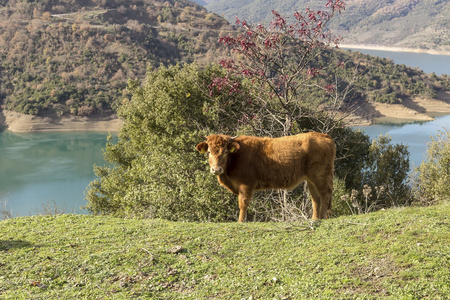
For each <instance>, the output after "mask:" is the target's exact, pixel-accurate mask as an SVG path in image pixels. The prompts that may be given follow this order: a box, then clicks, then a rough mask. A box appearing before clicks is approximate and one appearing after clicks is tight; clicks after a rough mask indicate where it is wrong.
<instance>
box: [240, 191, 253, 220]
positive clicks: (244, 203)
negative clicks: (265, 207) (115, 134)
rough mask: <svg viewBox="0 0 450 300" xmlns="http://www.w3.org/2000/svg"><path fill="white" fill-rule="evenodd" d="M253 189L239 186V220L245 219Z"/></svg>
mask: <svg viewBox="0 0 450 300" xmlns="http://www.w3.org/2000/svg"><path fill="white" fill-rule="evenodd" d="M252 196H253V189H251V188H249V187H246V186H245V187H240V188H239V199H238V200H239V222H245V221H247V209H248V206H249V205H250V201H252Z"/></svg>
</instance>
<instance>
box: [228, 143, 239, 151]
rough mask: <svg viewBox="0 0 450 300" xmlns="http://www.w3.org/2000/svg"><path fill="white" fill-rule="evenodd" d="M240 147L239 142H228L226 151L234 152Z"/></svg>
mask: <svg viewBox="0 0 450 300" xmlns="http://www.w3.org/2000/svg"><path fill="white" fill-rule="evenodd" d="M240 148H241V146H239V144H238V143H236V142H231V143H229V144H228V151H230V153H235V152H237V151H238V150H239V149H240Z"/></svg>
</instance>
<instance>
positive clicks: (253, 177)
mask: <svg viewBox="0 0 450 300" xmlns="http://www.w3.org/2000/svg"><path fill="white" fill-rule="evenodd" d="M236 141H237V142H238V143H239V144H240V146H241V149H240V150H239V151H238V152H237V153H236V154H235V155H234V157H233V160H232V162H231V164H230V166H229V171H228V174H229V175H230V176H231V177H232V178H234V179H235V180H236V181H238V182H242V183H245V184H248V185H253V186H254V187H255V189H259V190H261V189H279V188H282V189H290V188H294V187H295V186H296V185H298V184H299V182H300V181H303V180H305V179H306V177H307V176H308V173H310V172H311V171H313V170H311V169H312V168H316V169H317V168H319V169H321V168H322V164H325V165H326V168H328V169H329V167H330V164H331V168H332V165H333V164H334V155H335V146H334V142H333V140H332V139H331V137H330V136H328V135H326V134H322V133H316V132H311V133H304V134H298V135H294V136H287V137H281V138H259V137H248V136H241V137H239V138H237V139H236ZM331 157H332V159H330V158H331Z"/></svg>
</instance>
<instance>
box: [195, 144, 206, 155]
mask: <svg viewBox="0 0 450 300" xmlns="http://www.w3.org/2000/svg"><path fill="white" fill-rule="evenodd" d="M195 148H197V151H199V152H200V153H201V154H204V153H205V152H206V151H208V144H207V143H205V142H201V143H200V144H198V145H197V147H195Z"/></svg>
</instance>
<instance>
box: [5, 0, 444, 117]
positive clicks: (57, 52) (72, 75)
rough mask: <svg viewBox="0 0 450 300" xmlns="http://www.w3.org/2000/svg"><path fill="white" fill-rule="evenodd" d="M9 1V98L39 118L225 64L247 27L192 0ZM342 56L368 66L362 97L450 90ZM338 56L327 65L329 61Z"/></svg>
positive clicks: (94, 110)
mask: <svg viewBox="0 0 450 300" xmlns="http://www.w3.org/2000/svg"><path fill="white" fill-rule="evenodd" d="M0 5H1V6H0V104H1V107H2V109H7V110H13V111H17V112H20V113H25V114H32V115H47V114H57V115H58V116H62V115H81V116H83V115H91V114H109V113H112V112H115V111H116V110H117V108H118V106H119V105H120V104H121V103H122V102H123V101H125V102H126V101H127V99H129V97H130V94H129V91H128V90H127V81H128V79H138V80H143V79H144V77H145V74H146V72H147V70H154V68H155V67H158V66H159V65H173V64H176V63H180V62H188V63H189V62H193V61H196V62H197V63H198V64H199V65H206V64H207V63H210V62H219V61H220V59H221V58H224V57H227V56H229V51H228V49H227V48H226V47H225V46H223V45H220V44H219V42H218V40H219V38H220V37H222V36H224V35H227V34H238V32H239V31H238V29H236V28H235V27H233V26H232V25H230V24H229V23H228V22H227V21H226V20H225V19H223V18H222V17H220V16H218V15H217V14H215V13H209V12H208V11H207V10H206V9H205V8H204V7H202V6H200V5H198V4H195V3H194V2H190V1H186V0H177V1H175V0H170V1H163V0H132V1H124V0H115V1H104V0H92V1H89V0H85V1H72V0H62V1H53V0H41V1H19V0H9V1H8V0H2V1H0ZM337 55H338V56H339V57H340V60H341V61H343V62H345V64H346V65H347V66H348V67H349V69H354V70H357V72H358V76H357V77H356V78H357V80H356V82H355V84H356V88H355V89H354V93H353V95H352V97H351V99H350V100H352V101H366V100H373V101H379V102H386V103H399V102H401V101H402V99H404V98H405V97H409V96H412V95H416V94H422V95H428V96H430V97H433V96H434V95H435V93H436V91H439V90H445V89H449V88H450V81H449V78H448V77H438V76H436V75H434V74H425V73H423V72H422V71H420V70H417V69H411V68H408V67H406V66H404V65H395V64H393V63H392V61H389V60H386V59H379V58H374V57H370V56H367V55H362V54H360V53H352V52H349V51H347V52H345V51H340V52H338V54H337ZM329 57H331V56H328V55H326V54H325V55H323V56H322V57H321V58H319V60H318V61H317V64H320V65H327V63H328V62H327V59H330V58H329ZM325 77H326V74H325ZM329 80H334V78H332V77H331V76H330V78H329ZM313 96H314V94H311V97H313Z"/></svg>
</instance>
